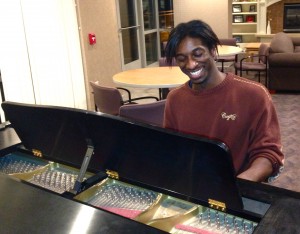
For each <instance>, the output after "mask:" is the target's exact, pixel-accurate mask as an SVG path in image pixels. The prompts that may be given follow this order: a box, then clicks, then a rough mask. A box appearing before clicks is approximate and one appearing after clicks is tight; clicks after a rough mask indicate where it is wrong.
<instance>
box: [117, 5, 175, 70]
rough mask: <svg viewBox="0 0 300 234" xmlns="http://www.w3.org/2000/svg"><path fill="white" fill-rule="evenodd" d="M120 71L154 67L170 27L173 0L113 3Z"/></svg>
mask: <svg viewBox="0 0 300 234" xmlns="http://www.w3.org/2000/svg"><path fill="white" fill-rule="evenodd" d="M117 12H118V24H119V42H120V49H121V59H122V70H130V69H136V68H141V67H149V66H157V65H158V58H159V57H160V56H163V49H164V48H163V44H164V43H163V42H164V41H165V40H166V39H167V37H168V33H169V32H170V30H171V29H172V28H173V27H174V20H173V0H164V1H161V0H142V1H138V0H117Z"/></svg>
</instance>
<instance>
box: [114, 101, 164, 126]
mask: <svg viewBox="0 0 300 234" xmlns="http://www.w3.org/2000/svg"><path fill="white" fill-rule="evenodd" d="M165 103H166V100H165V99H164V100H160V101H157V102H151V103H145V104H133V105H124V106H121V107H120V112H119V115H120V116H122V117H125V118H128V119H134V120H137V121H140V122H143V123H148V124H152V125H156V126H160V127H162V126H163V120H164V111H165Z"/></svg>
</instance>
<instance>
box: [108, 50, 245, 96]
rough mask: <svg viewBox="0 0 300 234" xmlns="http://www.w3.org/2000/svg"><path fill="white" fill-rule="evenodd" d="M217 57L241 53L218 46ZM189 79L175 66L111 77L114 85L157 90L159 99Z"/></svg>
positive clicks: (147, 68)
mask: <svg viewBox="0 0 300 234" xmlns="http://www.w3.org/2000/svg"><path fill="white" fill-rule="evenodd" d="M218 52H219V56H220V57H221V56H230V55H235V54H238V53H241V52H242V49H241V48H240V47H236V46H219V47H218ZM188 80H189V78H188V76H187V75H185V74H183V72H182V71H181V70H180V68H179V67H177V66H172V67H146V68H139V69H133V70H127V71H123V72H120V73H117V74H115V75H114V76H113V81H114V83H115V84H117V85H120V86H127V87H133V88H158V89H159V98H160V99H164V98H166V95H167V94H168V91H169V88H175V87H178V86H179V85H182V84H183V83H185V82H186V81H188Z"/></svg>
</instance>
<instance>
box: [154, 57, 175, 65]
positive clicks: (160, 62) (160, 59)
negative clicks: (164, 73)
mask: <svg viewBox="0 0 300 234" xmlns="http://www.w3.org/2000/svg"><path fill="white" fill-rule="evenodd" d="M158 66H159V67H169V66H170V65H168V64H167V62H166V57H161V58H159V59H158ZM171 66H177V62H176V59H175V58H173V59H172V65H171Z"/></svg>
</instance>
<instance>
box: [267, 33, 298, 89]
mask: <svg viewBox="0 0 300 234" xmlns="http://www.w3.org/2000/svg"><path fill="white" fill-rule="evenodd" d="M299 74H300V37H290V36H289V35H288V34H286V33H283V32H280V33H277V34H275V36H274V37H273V39H272V41H271V44H270V50H269V86H268V87H269V89H270V90H275V91H276V90H278V91H300V76H299Z"/></svg>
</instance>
